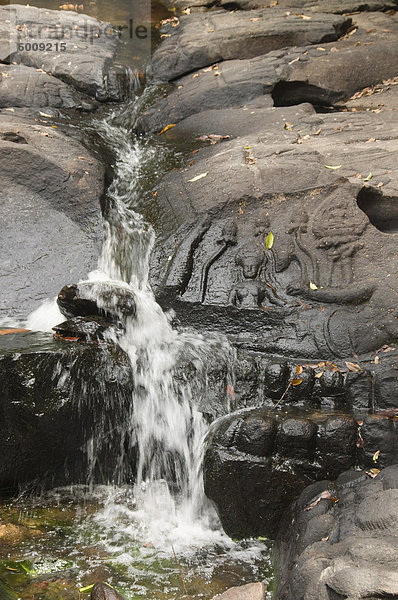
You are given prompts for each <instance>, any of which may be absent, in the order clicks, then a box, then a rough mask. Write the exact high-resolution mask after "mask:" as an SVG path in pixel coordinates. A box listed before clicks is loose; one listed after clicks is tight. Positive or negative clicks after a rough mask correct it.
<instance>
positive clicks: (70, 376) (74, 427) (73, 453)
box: [0, 333, 135, 489]
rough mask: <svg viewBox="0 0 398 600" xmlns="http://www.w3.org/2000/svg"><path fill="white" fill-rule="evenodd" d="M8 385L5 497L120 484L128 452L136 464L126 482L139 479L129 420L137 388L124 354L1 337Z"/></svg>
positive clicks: (2, 473)
mask: <svg viewBox="0 0 398 600" xmlns="http://www.w3.org/2000/svg"><path fill="white" fill-rule="evenodd" d="M0 381H1V391H0V440H1V444H2V457H3V459H2V461H1V464H0V488H1V489H6V488H7V489H15V488H17V487H18V485H25V484H27V483H30V484H32V485H37V486H38V487H39V488H40V486H46V485H47V486H52V485H57V484H60V485H67V484H68V483H80V482H83V483H87V479H88V477H89V478H93V479H94V480H97V481H98V482H103V483H105V482H109V481H115V477H116V478H117V477H118V475H117V464H118V463H117V460H118V457H119V453H120V445H122V446H123V445H124V447H125V449H126V452H127V454H126V456H129V458H128V459H127V460H126V464H125V468H126V471H125V473H124V477H126V478H127V479H128V478H129V477H130V478H132V476H133V474H134V469H135V466H134V465H135V450H134V448H133V445H132V444H130V443H129V438H128V436H127V432H126V430H125V418H126V415H127V414H129V410H131V409H132V395H133V389H134V382H133V380H132V371H131V365H130V361H129V359H128V357H127V355H126V354H125V353H124V352H123V351H122V350H121V349H120V348H118V347H116V346H113V345H111V346H107V345H106V344H71V343H68V342H63V341H60V340H54V339H53V338H52V336H51V335H48V334H37V333H19V334H15V335H14V336H12V335H7V336H0ZM122 415H123V417H122ZM125 436H126V439H125ZM90 449H91V451H92V452H94V455H95V456H96V457H97V459H98V463H97V462H96V461H94V462H90V456H91V454H90ZM129 469H130V470H129ZM119 475H120V474H119ZM120 476H121V475H120ZM124 480H125V479H124Z"/></svg>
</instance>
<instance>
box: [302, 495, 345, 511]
mask: <svg viewBox="0 0 398 600" xmlns="http://www.w3.org/2000/svg"><path fill="white" fill-rule="evenodd" d="M321 500H332V502H337V498H335V497H334V496H332V494H331V493H330V492H329V490H325V491H324V492H322V493H321V494H319V496H318V497H317V498H316V499H315V500H314V501H313V502H311V504H310V505H309V506H307V508H305V509H304V510H311V509H312V508H314V506H316V505H317V504H319V502H320V501H321Z"/></svg>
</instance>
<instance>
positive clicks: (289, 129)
mask: <svg viewBox="0 0 398 600" xmlns="http://www.w3.org/2000/svg"><path fill="white" fill-rule="evenodd" d="M283 127H284V128H285V129H287V130H288V131H293V125H292V124H291V123H285V124H284V126H283Z"/></svg>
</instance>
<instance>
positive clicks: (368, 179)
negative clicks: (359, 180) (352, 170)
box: [364, 173, 373, 181]
mask: <svg viewBox="0 0 398 600" xmlns="http://www.w3.org/2000/svg"><path fill="white" fill-rule="evenodd" d="M372 177H373V175H372V173H369V175H368V176H367V177H365V179H364V181H370V180H371V179H372Z"/></svg>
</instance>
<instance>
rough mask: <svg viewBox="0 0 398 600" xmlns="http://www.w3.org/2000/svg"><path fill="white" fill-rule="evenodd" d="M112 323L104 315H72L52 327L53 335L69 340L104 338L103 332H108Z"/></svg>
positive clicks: (97, 339) (96, 339)
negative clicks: (70, 317) (72, 316)
mask: <svg viewBox="0 0 398 600" xmlns="http://www.w3.org/2000/svg"><path fill="white" fill-rule="evenodd" d="M111 325H112V323H111V322H110V321H109V320H108V319H105V318H104V317H96V316H90V317H74V318H72V319H68V320H67V321H64V322H63V323H60V324H59V325H56V326H55V327H53V330H54V331H55V337H57V338H61V339H68V340H71V341H88V342H91V341H99V340H104V334H105V332H108V333H109V330H110V327H111Z"/></svg>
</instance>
